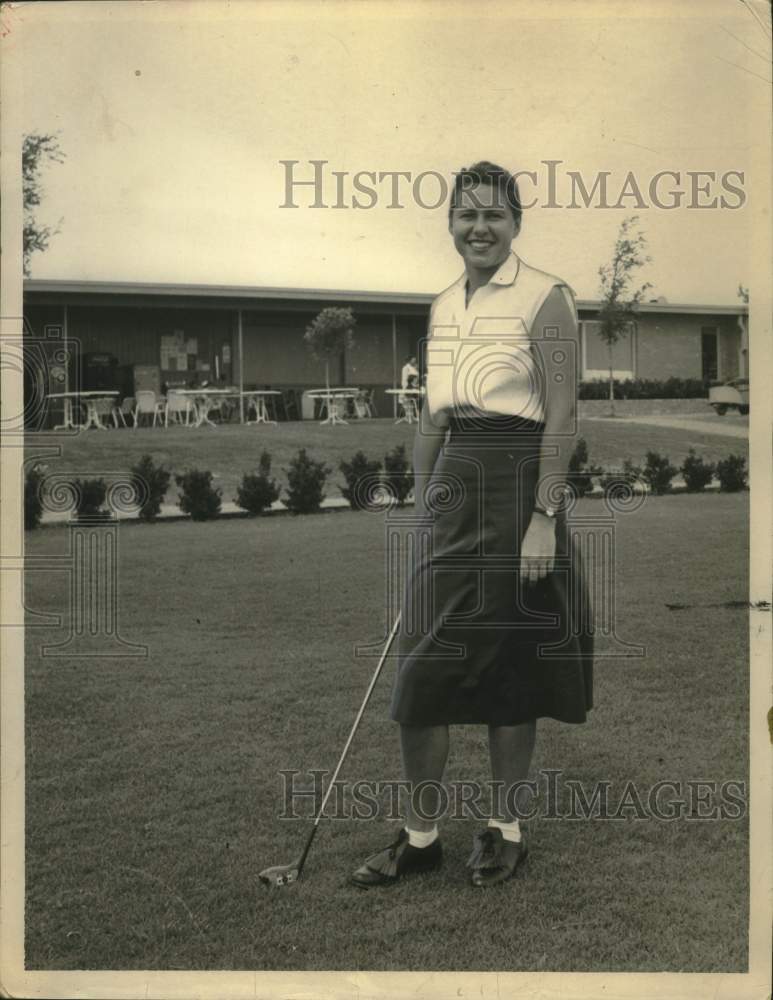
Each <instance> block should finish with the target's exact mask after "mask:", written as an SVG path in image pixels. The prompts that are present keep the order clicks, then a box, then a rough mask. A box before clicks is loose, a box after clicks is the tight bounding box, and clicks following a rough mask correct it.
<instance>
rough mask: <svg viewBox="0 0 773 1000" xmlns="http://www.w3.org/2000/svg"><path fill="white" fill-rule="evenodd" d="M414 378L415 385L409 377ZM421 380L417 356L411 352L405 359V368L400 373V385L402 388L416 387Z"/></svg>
mask: <svg viewBox="0 0 773 1000" xmlns="http://www.w3.org/2000/svg"><path fill="white" fill-rule="evenodd" d="M411 378H413V379H414V382H413V385H411V383H410V382H409V379H411ZM418 380H419V369H418V368H417V367H416V358H415V356H414V355H412V354H410V355H409V356H408V357H407V358H406V359H405V364H404V365H403V370H402V373H401V375H400V387H401V388H402V389H411V388H414V389H415V388H416V386H417V385H418Z"/></svg>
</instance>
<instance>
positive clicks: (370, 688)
mask: <svg viewBox="0 0 773 1000" xmlns="http://www.w3.org/2000/svg"><path fill="white" fill-rule="evenodd" d="M399 628H400V613H398V615H397V618H395V623H394V625H393V626H392V631H391V632H390V633H389V638H388V639H387V642H386V645H385V646H384V652H383V653H382V654H381V658H380V660H379V661H378V666H377V667H376V669H375V671H374V673H373V677H372V678H371V681H370V684H369V685H368V690H367V691H366V692H365V697H364V698H363V699H362V704H361V705H360V710H359V712H358V713H357V716H356V718H355V720H354V724H353V725H352V728H351V731H350V732H349V737H348V739H347V740H346V743H345V744H344V748H343V750H342V751H341V756H340V757H339V758H338V763H337V764H336V769H335V771H333V777H332V778H331V779H330V783H329V784H328V786H327V791H326V792H325V795H324V797H323V799H322V804H321V805H320V807H319V809H318V810H317V815H316V816H315V817H314V825H313V826H312V828H311V831H310V832H309V836H308V839H307V841H306V846H305V847H304V848H303V854H301V857H300V861H299V862H298V875H300V873H301V870H302V869H303V866H304V864H305V862H306V856H307V854H308V853H309V850H310V849H311V845H312V842H313V840H314V835H315V834H316V832H317V827H318V826H319V821H320V820H321V819H322V816H323V814H324V812H325V806H326V805H327V800H328V799H329V798H330V795H331V793H332V791H333V789H334V788H335V783H336V778H337V777H338V772H339V771H340V770H341V767H342V766H343V762H344V761H345V760H346V755H347V753H348V752H349V747H350V746H351V745H352V740H353V739H354V734H355V733H356V732H357V727H358V726H359V724H360V719H362V716H363V714H364V712H365V709H366V708H367V705H368V702H369V701H370V696H371V695H372V694H373V689H374V688H375V686H376V682H377V681H378V678H379V675H380V673H381V668H382V667H383V666H384V661H385V660H386V658H387V654H388V653H389V649H390V647H391V645H392V642H393V641H394V637H395V636H396V635H397V630H398V629H399Z"/></svg>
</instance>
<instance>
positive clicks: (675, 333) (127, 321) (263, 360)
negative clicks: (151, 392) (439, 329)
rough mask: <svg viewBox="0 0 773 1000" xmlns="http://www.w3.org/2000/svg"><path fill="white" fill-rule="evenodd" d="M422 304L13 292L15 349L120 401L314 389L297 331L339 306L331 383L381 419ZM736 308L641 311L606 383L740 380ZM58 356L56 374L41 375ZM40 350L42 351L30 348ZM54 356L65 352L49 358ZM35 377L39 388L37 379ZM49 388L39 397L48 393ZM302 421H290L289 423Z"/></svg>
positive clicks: (182, 290)
mask: <svg viewBox="0 0 773 1000" xmlns="http://www.w3.org/2000/svg"><path fill="white" fill-rule="evenodd" d="M432 298H433V296H431V295H423V294H413V293H399V292H355V291H323V290H318V289H300V288H260V287H244V286H236V287H234V286H224V285H168V284H153V283H134V282H103V281H49V280H41V279H31V280H27V281H25V283H24V316H25V341H27V342H29V343H30V344H32V343H36V344H37V345H38V349H41V350H43V351H44V353H45V354H46V356H47V357H48V358H49V361H48V369H50V370H52V371H54V373H55V375H56V388H57V389H59V390H61V389H62V387H63V386H62V383H63V382H64V384H65V388H66V387H67V386H68V385H70V384H72V382H73V381H74V380H76V379H77V380H78V381H80V383H81V386H80V387H81V388H86V389H88V388H90V387H91V385H90V384H89V380H91V381H92V382H93V387H94V388H98V389H104V388H108V387H109V386H108V384H107V383H106V382H105V380H106V379H108V380H109V379H112V380H113V382H114V383H115V385H114V387H115V388H117V389H119V390H120V392H121V393H122V394H125V395H132V394H133V393H134V391H135V389H136V388H137V387H138V386H142V387H146V386H150V387H153V386H158V387H159V388H161V389H163V387H174V386H185V385H190V384H191V383H192V382H194V381H198V382H200V381H201V380H207V381H210V382H213V383H226V384H228V385H233V386H238V387H240V388H243V389H267V388H272V389H282V390H285V389H294V390H297V391H299V392H302V391H303V390H306V389H309V388H315V387H319V386H322V385H324V379H325V369H324V364H323V363H321V362H319V361H317V360H315V359H314V358H313V357H312V355H311V353H310V352H309V351H308V349H307V347H306V345H305V343H304V340H303V334H304V331H305V329H306V326H307V325H308V323H309V322H310V321H311V320H312V319H313V317H314V316H315V315H316V314H317V313H318V312H319V311H320V309H323V308H324V307H326V306H349V307H351V308H352V310H353V312H354V314H355V317H356V320H357V325H356V330H355V344H354V347H353V349H352V350H351V351H347V352H345V354H344V356H342V357H341V358H340V362H339V364H338V370H335V369H332V370H331V382H332V383H334V384H336V385H340V386H347V385H351V386H359V387H363V388H369V389H372V390H374V399H375V402H376V405H377V410H378V412H379V414H381V415H383V416H386V415H389V414H391V413H392V410H393V397H391V396H388V395H385V394H384V390H385V389H389V388H393V387H396V386H399V385H400V375H401V369H402V365H403V363H404V361H405V359H406V357H408V356H410V355H416V357H417V358H421V357H422V351H421V342H422V340H423V338H424V337H425V336H426V330H427V320H428V317H429V307H430V303H431V301H432ZM578 311H579V318H580V339H581V351H580V364H581V378H582V379H583V380H592V379H596V378H606V377H607V375H608V353H607V351H608V349H607V346H606V344H605V343H603V342H602V340H601V338H600V337H598V336H597V330H598V303H597V302H593V301H588V300H579V301H578ZM746 317H747V306H745V305H743V304H737V305H732V306H708V305H706V306H704V305H685V304H681V305H677V304H672V303H669V302H666V301H664V300H662V299H660V300H657V301H651V302H647V303H643V304H642V305H641V306H640V310H639V313H638V316H637V320H636V323H635V324H634V325H633V328H632V329H631V331H630V332H629V334H628V335H627V336H625V337H623V338H621V340H620V341H619V342H618V343H617V344H616V345H615V348H614V351H613V367H614V372H615V376H616V377H617V378H621V379H625V378H642V379H658V380H665V379H667V378H669V377H672V376H678V377H680V378H685V379H687V378H689V379H703V380H705V381H709V380H716V379H719V380H727V379H730V378H734V377H738V376H744V377H745V376H748V336H747V321H746ZM65 344H66V346H67V348H68V350H67V352H66V357H67V358H69V361H67V362H66V364H65V365H63V366H59V367H58V368H57V366H56V365H55V364H53V365H52V363H51V361H50V358H51V357H52V356H54V355H55V354H56V347H57V346H58V347H61V346H62V345H65ZM40 345H43V346H42V347H40ZM58 356H60V357H62V356H64V355H61V352H60V354H59V355H58ZM48 377H49V376H48V375H47V376H46V378H47V379H48ZM53 384H54V383H53V382H52V383H51V385H49V386H48V387H41V388H43V391H44V392H53V391H55V389H54V388H53V387H52V386H53ZM298 415H299V416H300V415H301V414H300V413H299V414H298Z"/></svg>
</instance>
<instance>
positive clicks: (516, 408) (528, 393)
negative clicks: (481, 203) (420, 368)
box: [426, 251, 576, 426]
mask: <svg viewBox="0 0 773 1000" xmlns="http://www.w3.org/2000/svg"><path fill="white" fill-rule="evenodd" d="M466 285H467V275H466V274H462V276H461V277H460V278H459V279H458V280H457V281H455V282H454V283H453V284H452V285H450V286H449V287H448V288H447V289H446V290H445V291H444V292H441V293H440V295H438V297H437V298H436V299H435V301H434V302H433V303H432V309H431V311H430V319H429V338H428V342H427V383H426V391H427V394H426V405H427V406H429V413H430V416H431V417H432V420H433V422H434V423H435V424H437V425H441V426H442V425H445V424H447V423H448V419H449V417H451V416H452V415H454V414H457V415H458V414H459V413H462V412H467V413H469V412H472V413H500V414H513V415H518V416H522V417H526V418H528V419H530V420H535V421H544V419H545V400H544V395H545V387H544V385H543V382H544V379H543V378H542V377H541V373H540V371H539V369H538V366H537V364H536V359H535V357H534V354H533V353H532V350H531V343H532V327H533V324H534V319H535V318H536V316H537V313H538V312H539V310H540V307H541V306H542V304H543V303H544V302H545V299H546V298H547V297H548V295H549V294H550V292H551V291H552V289H553V288H555V287H556V286H558V287H560V288H561V290H562V291H563V293H564V295H565V296H566V299H567V302H568V303H569V306H570V308H571V311H572V314H573V315H574V316H575V317H576V306H575V302H574V296H573V294H572V291H571V289H570V288H569V286H568V285H566V283H565V282H564V281H562V280H561V279H560V278H557V277H556V276H555V275H552V274H548V273H547V272H545V271H539V270H537V268H534V267H530V266H529V265H528V264H526V263H524V261H522V260H521V259H520V258H519V257H518V255H517V254H516V253H514V252H513V251H511V252H510V255H509V256H508V257H507V258H506V259H505V261H504V262H503V263H502V264H501V265H500V267H499V269H498V270H497V271H496V273H495V274H494V275H493V276H492V277H491V279H490V280H489V281H488V282H487V283H486V284H485V285H482V286H481V287H480V288H478V289H476V290H475V292H474V293H473V294H472V296H471V297H470V301H469V303H467V304H465V292H466Z"/></svg>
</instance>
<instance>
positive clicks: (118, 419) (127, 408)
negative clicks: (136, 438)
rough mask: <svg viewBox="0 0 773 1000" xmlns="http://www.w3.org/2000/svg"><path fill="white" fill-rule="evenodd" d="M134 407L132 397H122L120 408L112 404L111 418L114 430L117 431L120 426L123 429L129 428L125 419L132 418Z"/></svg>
mask: <svg viewBox="0 0 773 1000" xmlns="http://www.w3.org/2000/svg"><path fill="white" fill-rule="evenodd" d="M134 406H135V400H134V396H124V398H123V399H122V400H121V405H120V406H119V405H118V404H117V403H114V404H113V409H112V412H111V416H112V418H113V425H114V426H115V428H116V430H118V428H119V427H121V426H122V425H123V426H124V427H128V426H129V425H128V424H127V423H126V418H127V417H133V415H134Z"/></svg>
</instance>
